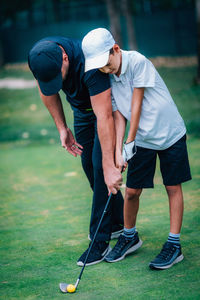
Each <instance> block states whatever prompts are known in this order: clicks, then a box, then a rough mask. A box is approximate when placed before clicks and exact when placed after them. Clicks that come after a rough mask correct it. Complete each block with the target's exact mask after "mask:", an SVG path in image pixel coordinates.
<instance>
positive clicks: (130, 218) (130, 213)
mask: <svg viewBox="0 0 200 300" xmlns="http://www.w3.org/2000/svg"><path fill="white" fill-rule="evenodd" d="M141 193H142V189H130V188H126V192H125V198H124V227H125V228H127V229H130V228H133V227H135V225H136V218H137V213H138V209H139V197H140V195H141Z"/></svg>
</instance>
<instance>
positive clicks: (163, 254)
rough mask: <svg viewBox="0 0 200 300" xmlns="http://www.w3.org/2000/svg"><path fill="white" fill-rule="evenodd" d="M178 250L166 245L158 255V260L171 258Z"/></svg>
mask: <svg viewBox="0 0 200 300" xmlns="http://www.w3.org/2000/svg"><path fill="white" fill-rule="evenodd" d="M175 250H176V248H175V247H174V246H173V245H172V246H170V245H164V246H163V248H162V250H161V252H160V253H159V254H158V256H157V258H163V259H167V258H168V257H169V256H171V255H173V253H174V252H175Z"/></svg>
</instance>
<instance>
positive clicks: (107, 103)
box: [91, 89, 122, 194]
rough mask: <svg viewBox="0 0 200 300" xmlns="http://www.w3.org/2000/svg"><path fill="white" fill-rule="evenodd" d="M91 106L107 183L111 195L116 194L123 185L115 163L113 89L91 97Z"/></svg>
mask: <svg viewBox="0 0 200 300" xmlns="http://www.w3.org/2000/svg"><path fill="white" fill-rule="evenodd" d="M91 104H92V108H93V110H94V113H95V115H96V117H97V130H98V136H99V140H100V144H101V150H102V164H103V171H104V179H105V183H106V185H107V187H108V191H109V193H110V192H112V193H113V194H116V193H117V191H118V190H119V189H120V186H121V184H122V176H121V173H120V171H119V170H118V169H117V168H116V166H115V162H114V151H115V127H114V120H113V116H112V104H111V89H107V90H106V91H104V92H102V93H100V94H97V95H95V96H91Z"/></svg>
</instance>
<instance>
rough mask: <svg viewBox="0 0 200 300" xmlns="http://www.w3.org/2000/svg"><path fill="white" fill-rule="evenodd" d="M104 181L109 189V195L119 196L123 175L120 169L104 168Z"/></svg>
mask: <svg viewBox="0 0 200 300" xmlns="http://www.w3.org/2000/svg"><path fill="white" fill-rule="evenodd" d="M103 170H104V179H105V183H106V185H107V187H108V194H109V195H110V193H112V194H114V195H115V194H117V192H118V191H119V190H120V187H121V185H122V175H121V172H120V170H119V169H117V168H115V167H114V168H110V167H106V166H105V167H104V168H103Z"/></svg>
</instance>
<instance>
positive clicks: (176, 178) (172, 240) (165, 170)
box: [149, 136, 191, 269]
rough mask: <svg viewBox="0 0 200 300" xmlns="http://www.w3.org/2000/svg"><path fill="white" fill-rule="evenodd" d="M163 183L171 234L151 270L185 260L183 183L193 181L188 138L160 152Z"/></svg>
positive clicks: (153, 262) (167, 266)
mask: <svg viewBox="0 0 200 300" xmlns="http://www.w3.org/2000/svg"><path fill="white" fill-rule="evenodd" d="M158 155H159V157H160V167H161V172H162V176H163V183H164V185H165V187H166V191H167V194H168V198H169V210H170V233H169V237H168V240H167V242H166V243H165V244H164V245H163V248H162V250H161V252H160V253H159V254H158V255H157V256H156V258H155V259H154V260H153V261H151V262H150V264H149V267H150V268H151V269H167V268H170V267H171V266H173V265H174V264H176V263H178V262H180V261H181V260H183V255H182V252H181V245H180V230H181V225H182V218H183V207H184V205H183V193H182V188H181V182H185V181H188V180H190V179H191V174H190V167H189V161H188V154H187V147H186V136H183V137H182V138H181V139H180V140H179V141H177V142H176V143H175V144H174V145H172V146H171V147H170V148H168V149H166V150H163V151H159V153H158Z"/></svg>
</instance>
